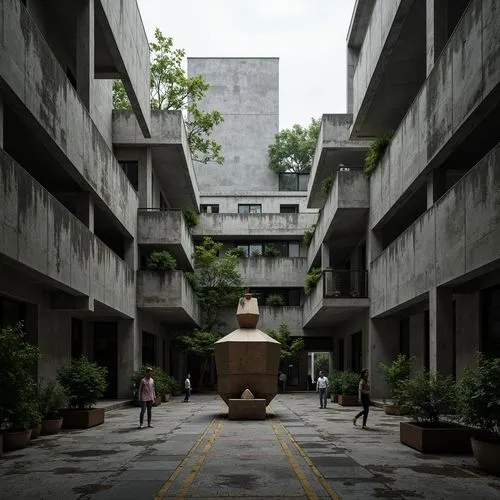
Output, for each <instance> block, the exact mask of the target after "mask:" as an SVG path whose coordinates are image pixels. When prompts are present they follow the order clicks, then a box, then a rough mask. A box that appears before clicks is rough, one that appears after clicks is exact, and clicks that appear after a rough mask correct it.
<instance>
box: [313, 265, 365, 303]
mask: <svg viewBox="0 0 500 500" xmlns="http://www.w3.org/2000/svg"><path fill="white" fill-rule="evenodd" d="M322 279H323V297H324V298H343V299H346V298H348V299H356V298H367V297H368V271H351V270H349V269H342V270H333V269H325V270H324V271H323V276H322Z"/></svg>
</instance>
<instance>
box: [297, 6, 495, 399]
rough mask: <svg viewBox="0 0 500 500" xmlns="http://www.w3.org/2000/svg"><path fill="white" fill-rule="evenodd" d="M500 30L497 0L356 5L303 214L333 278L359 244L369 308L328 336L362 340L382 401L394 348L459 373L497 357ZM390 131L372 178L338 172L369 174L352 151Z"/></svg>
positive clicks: (312, 251)
mask: <svg viewBox="0 0 500 500" xmlns="http://www.w3.org/2000/svg"><path fill="white" fill-rule="evenodd" d="M499 28H500V6H499V5H498V2H495V1H486V0H483V1H482V0H470V1H456V2H455V1H454V2H448V1H442V0H427V1H426V2H422V1H419V0H400V1H397V2H385V1H383V0H374V1H358V2H356V5H355V9H354V13H353V16H352V20H351V26H350V30H349V33H348V37H347V63H348V71H347V75H348V81H347V95H348V99H347V101H348V110H347V111H348V113H349V114H348V115H333V116H331V115H325V116H324V117H323V126H322V135H321V137H320V140H319V142H318V150H317V153H316V159H315V169H314V170H313V172H312V175H311V181H310V185H309V201H308V206H314V207H320V206H321V207H322V213H321V215H320V219H319V223H318V227H317V229H316V233H315V237H314V240H313V243H312V244H311V246H310V248H309V257H310V258H309V260H308V265H309V266H311V265H312V259H313V258H314V256H315V255H317V254H319V252H320V249H322V247H323V246H326V247H327V251H326V252H324V251H323V250H321V254H322V255H323V253H326V255H329V260H328V259H326V262H325V261H323V263H322V268H323V269H324V270H325V271H324V273H325V277H326V276H328V275H329V272H330V271H326V269H327V266H328V265H331V264H332V262H335V266H338V265H342V262H345V261H344V259H345V258H346V256H347V253H348V252H349V251H352V250H353V249H354V245H355V241H356V240H357V239H358V238H359V243H361V245H362V251H361V254H360V255H361V260H358V261H357V263H358V266H357V267H358V268H365V269H368V271H369V281H368V283H369V286H368V288H369V299H370V300H369V303H367V304H366V307H365V310H364V312H362V313H360V314H358V315H357V316H356V318H355V319H354V318H352V319H350V320H346V321H345V322H343V323H342V324H340V325H339V326H338V328H335V333H334V337H335V339H338V343H339V344H340V342H343V343H344V344H345V343H346V342H347V343H349V344H352V345H354V344H355V343H356V342H357V341H355V340H354V339H355V336H356V335H357V333H356V332H358V331H360V332H361V345H362V350H361V353H360V360H361V363H362V365H363V366H366V367H368V368H369V369H370V370H371V373H372V378H373V390H374V393H375V395H378V396H383V395H385V394H386V392H385V387H384V383H383V378H382V373H381V372H380V370H379V369H378V365H379V363H380V362H381V361H382V362H390V361H391V360H392V359H393V358H394V357H395V355H396V354H397V353H399V352H402V353H405V354H411V355H413V356H415V359H416V362H415V369H421V368H429V369H431V370H437V371H439V372H441V373H443V374H450V375H453V376H456V377H460V376H461V374H462V373H463V370H464V369H465V367H467V366H469V365H470V364H472V363H473V362H474V355H475V352H476V351H478V350H481V351H484V352H486V353H489V354H492V355H496V356H498V355H500V328H499V325H500V323H499V321H498V311H499V310H500V309H499V307H498V306H499V304H500V274H499V266H500V160H499V159H500V149H499V147H500V146H499V140H500V133H499V129H498V126H497V125H496V124H498V122H499V120H500V106H499V103H500V101H499V100H500V86H499V79H500V70H499V68H500V39H499V37H498V33H499ZM332 123H333V124H334V127H336V128H333V129H332ZM332 130H333V131H332ZM385 134H392V139H391V142H390V144H389V146H388V148H387V150H386V152H385V154H384V155H383V157H382V159H381V161H380V162H379V165H378V167H377V169H376V170H375V172H374V173H373V174H372V175H371V177H370V178H369V179H368V178H366V177H364V174H362V173H361V172H357V171H353V169H350V170H346V169H345V168H343V167H338V165H339V164H344V165H349V163H348V161H349V160H350V161H351V165H353V166H359V165H361V157H359V156H356V148H358V149H357V151H360V150H361V149H362V148H363V147H366V145H367V142H366V141H367V140H368V141H369V140H372V139H374V138H377V137H380V136H383V135H385ZM325 135H326V139H325ZM347 155H349V156H348V157H347ZM335 168H337V169H338V171H337V173H336V177H335V183H334V186H333V188H332V190H331V191H330V193H329V195H328V197H327V199H326V200H325V201H324V202H319V201H317V199H318V195H319V186H320V182H321V180H322V179H323V178H325V177H326V176H327V175H328V173H329V172H331V169H335ZM346 205H347V206H346ZM341 207H342V209H341ZM343 214H344V216H345V219H342V215H343ZM336 220H337V221H338V222H336ZM332 227H333V229H332ZM329 231H330V232H329ZM335 231H337V233H336V234H337V237H335V238H333V239H330V240H329V241H328V238H329V237H330V235H331V234H332V232H333V233H334V234H335ZM353 233H355V234H356V237H355V235H354V234H353ZM359 243H358V244H359ZM348 262H350V267H351V268H352V263H353V256H352V255H351V256H350V257H349V259H348ZM361 266H362V267H361ZM351 278H352V275H351ZM319 295H321V293H319ZM323 296H324V294H323ZM312 298H313V296H311V297H310V298H309V299H308V301H311V299H312ZM318 300H319V299H318ZM322 300H323V301H325V300H326V299H322ZM308 301H306V303H305V306H304V317H305V318H306V316H307V314H308V313H307V312H306V308H307V306H308ZM336 359H337V362H339V360H340V359H341V354H340V353H337V355H336ZM354 361H355V360H354V359H352V358H351V360H350V362H351V366H350V367H351V368H352V367H353V366H355V365H353V364H352V363H353V362H354ZM337 366H338V365H337ZM347 366H348V367H349V363H348V365H347ZM357 367H358V366H356V368H357Z"/></svg>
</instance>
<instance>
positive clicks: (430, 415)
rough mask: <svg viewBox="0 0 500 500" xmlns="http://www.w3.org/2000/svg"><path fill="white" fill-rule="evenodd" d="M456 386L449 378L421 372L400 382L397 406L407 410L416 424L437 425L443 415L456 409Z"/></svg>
mask: <svg viewBox="0 0 500 500" xmlns="http://www.w3.org/2000/svg"><path fill="white" fill-rule="evenodd" d="M456 396H457V394H456V385H455V381H454V380H453V378H452V377H450V376H447V377H445V376H443V375H440V374H439V373H431V372H427V371H423V372H420V373H418V374H417V375H416V376H414V377H412V378H408V379H406V380H401V381H400V383H399V384H398V387H397V389H396V401H397V404H398V405H399V406H404V407H406V408H408V411H409V414H410V416H411V417H412V418H413V420H414V421H416V422H423V423H428V424H437V423H439V420H440V419H441V417H442V416H443V415H445V414H452V413H454V411H455V408H456Z"/></svg>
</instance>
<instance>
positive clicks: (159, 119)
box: [113, 110, 200, 210]
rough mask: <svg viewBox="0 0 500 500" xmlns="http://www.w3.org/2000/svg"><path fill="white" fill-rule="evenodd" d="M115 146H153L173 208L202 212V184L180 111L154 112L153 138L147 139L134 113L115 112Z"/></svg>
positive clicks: (152, 155) (163, 186) (159, 178)
mask: <svg viewBox="0 0 500 500" xmlns="http://www.w3.org/2000/svg"><path fill="white" fill-rule="evenodd" d="M113 144H114V145H115V146H117V147H137V146H149V147H150V148H151V158H152V162H153V165H154V167H155V173H156V174H157V176H158V182H159V183H160V185H161V187H162V190H163V191H164V193H165V195H166V197H167V200H168V201H169V203H170V206H172V207H174V208H194V209H195V210H198V208H199V206H200V197H199V192H198V183H197V181H196V175H195V173H194V167H193V161H192V158H191V150H190V149H189V144H188V141H187V134H186V126H185V125H184V119H183V118H182V113H181V112H180V111H157V110H156V111H152V112H151V137H150V138H147V139H146V138H144V136H143V135H142V131H141V129H140V127H139V125H138V124H137V120H136V119H135V117H134V114H133V113H132V112H131V111H128V110H114V111H113ZM172 179H175V182H172Z"/></svg>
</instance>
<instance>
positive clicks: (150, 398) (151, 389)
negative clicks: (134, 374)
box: [139, 368, 156, 429]
mask: <svg viewBox="0 0 500 500" xmlns="http://www.w3.org/2000/svg"><path fill="white" fill-rule="evenodd" d="M152 373H153V369H152V368H147V369H146V374H145V375H144V377H143V378H142V379H141V382H140V384H139V401H140V402H141V415H140V417H139V428H140V429H143V428H144V425H143V424H144V413H146V410H147V412H148V427H153V426H152V425H151V409H152V408H153V403H154V401H155V399H156V392H155V381H154V380H153V377H152V376H151V375H152Z"/></svg>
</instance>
